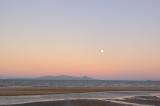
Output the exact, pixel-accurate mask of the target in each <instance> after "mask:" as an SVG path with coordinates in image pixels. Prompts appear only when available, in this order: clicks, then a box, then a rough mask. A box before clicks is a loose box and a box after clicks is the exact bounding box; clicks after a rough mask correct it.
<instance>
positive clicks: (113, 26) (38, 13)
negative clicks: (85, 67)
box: [0, 0, 160, 79]
mask: <svg viewBox="0 0 160 106" xmlns="http://www.w3.org/2000/svg"><path fill="white" fill-rule="evenodd" d="M99 49H104V51H105V54H104V55H105V57H107V56H108V57H117V58H118V57H123V58H127V59H128V58H134V57H136V58H137V59H138V58H139V59H140V61H142V60H143V59H144V58H145V59H144V60H146V61H148V62H147V64H149V61H150V62H151V63H154V62H155V63H156V65H153V66H152V67H150V68H153V70H155V69H156V70H158V71H156V72H157V73H160V67H158V65H159V63H160V1H159V0H0V57H3V58H4V60H6V61H7V59H5V57H10V58H13V57H16V56H18V55H22V54H23V56H25V55H28V54H33V56H34V55H36V54H37V53H39V52H40V53H42V54H48V55H49V56H50V57H54V53H55V52H56V53H61V52H62V51H63V53H64V54H65V53H70V52H73V51H72V50H74V52H75V54H76V53H78V54H83V55H85V53H86V55H92V56H95V57H96V54H97V52H99ZM27 53H28V54H27ZM51 54H52V55H51ZM56 56H57V57H59V56H60V55H56ZM64 57H65V56H64ZM96 58H97V57H96ZM4 60H3V59H2V60H1V62H3V61H4ZM124 60H125V59H124ZM106 61H107V60H106ZM126 61H128V60H126ZM136 61H138V60H136ZM158 62H159V63H158ZM131 64H134V62H133V63H131ZM145 65H146V64H145ZM145 65H144V64H143V65H142V63H139V66H142V67H146V66H145ZM136 66H137V65H136ZM0 67H2V68H0V69H1V70H2V69H3V65H2V66H0ZM1 70H0V71H1ZM4 70H5V68H4V69H3V71H4ZM13 70H15V69H13ZM119 70H122V69H119ZM126 70H128V69H126ZM132 70H134V69H132ZM135 70H137V69H135ZM3 73H4V74H6V75H12V74H15V73H10V71H8V72H7V73H5V71H4V72H3ZM56 74H61V73H56ZM82 74H85V73H82ZM15 75H16V74H15ZM91 75H92V74H91ZM103 75H104V74H103V73H102V74H101V75H99V76H98V77H105V75H104V76H103ZM93 76H96V75H93ZM106 76H107V75H106ZM113 76H114V74H111V76H110V77H111V78H113ZM122 77H123V75H118V76H116V77H115V78H117V79H118V78H122ZM158 77H159V76H157V77H156V74H155V76H149V74H147V75H146V76H144V79H147V78H148V79H154V78H155V79H156V78H158ZM126 78H127V77H126ZM138 78H140V79H141V76H139V77H138ZM127 79H128V78H127ZM142 79H143V78H142Z"/></svg>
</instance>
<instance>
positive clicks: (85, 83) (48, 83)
mask: <svg viewBox="0 0 160 106" xmlns="http://www.w3.org/2000/svg"><path fill="white" fill-rule="evenodd" d="M20 86H23V87H24V86H29V87H156V88H160V81H119V80H35V79H34V80H31V79H0V87H20Z"/></svg>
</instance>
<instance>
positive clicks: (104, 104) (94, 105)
mask: <svg viewBox="0 0 160 106" xmlns="http://www.w3.org/2000/svg"><path fill="white" fill-rule="evenodd" d="M5 106H7V105H5ZM8 106H124V104H118V103H112V102H110V101H101V100H64V101H49V102H36V103H25V104H16V105H8ZM127 106H131V105H127Z"/></svg>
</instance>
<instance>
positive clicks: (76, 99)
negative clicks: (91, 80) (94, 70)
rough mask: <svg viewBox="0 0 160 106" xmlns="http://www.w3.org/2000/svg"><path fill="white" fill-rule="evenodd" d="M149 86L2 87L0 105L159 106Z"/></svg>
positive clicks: (159, 91)
mask: <svg viewBox="0 0 160 106" xmlns="http://www.w3.org/2000/svg"><path fill="white" fill-rule="evenodd" d="M159 104H160V89H158V88H153V87H148V88H143V87H108V88H107V87H57V88H56V87H5V88H4V87H2V88H0V106H4V105H5V106H159Z"/></svg>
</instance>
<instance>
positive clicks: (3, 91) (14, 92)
mask: <svg viewBox="0 0 160 106" xmlns="http://www.w3.org/2000/svg"><path fill="white" fill-rule="evenodd" d="M106 91H160V88H155V87H147V88H146V87H3V88H0V96H25V95H49V94H66V93H89V92H106Z"/></svg>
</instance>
